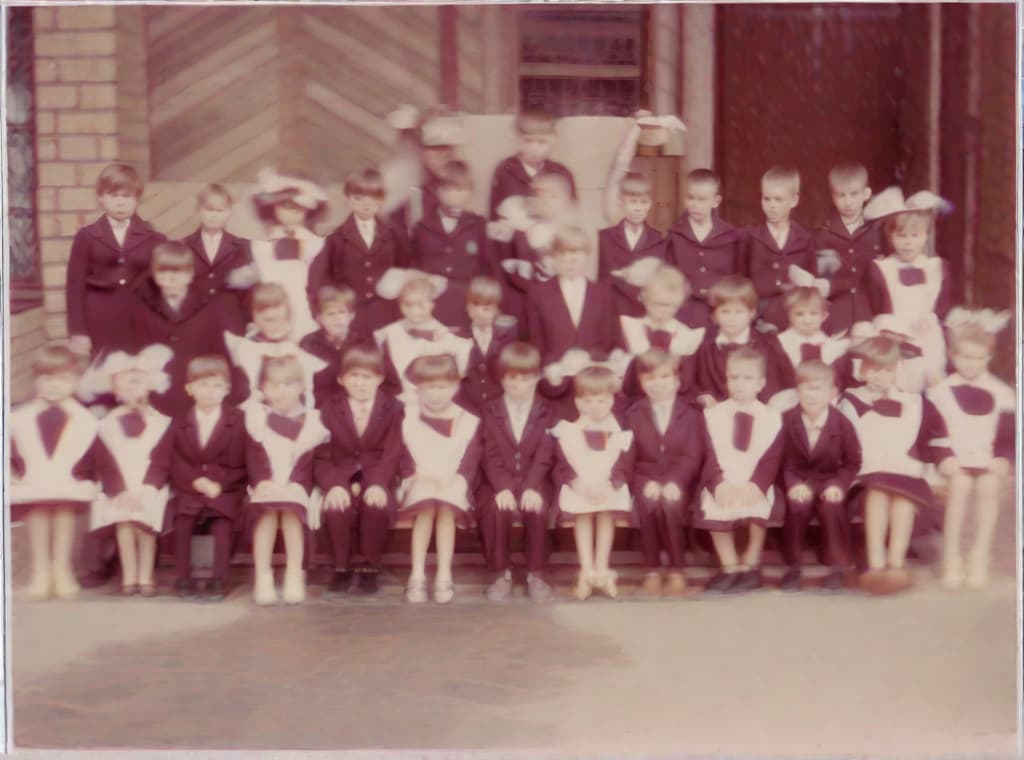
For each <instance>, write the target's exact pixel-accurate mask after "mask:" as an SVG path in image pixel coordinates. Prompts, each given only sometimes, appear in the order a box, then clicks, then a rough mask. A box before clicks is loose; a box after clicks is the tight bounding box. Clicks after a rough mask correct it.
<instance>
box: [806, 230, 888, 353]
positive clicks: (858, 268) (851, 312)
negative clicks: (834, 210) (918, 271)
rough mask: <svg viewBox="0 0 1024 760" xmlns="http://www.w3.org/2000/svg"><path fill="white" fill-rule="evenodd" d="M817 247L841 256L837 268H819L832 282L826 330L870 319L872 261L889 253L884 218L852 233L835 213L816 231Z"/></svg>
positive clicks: (832, 331)
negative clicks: (884, 230)
mask: <svg viewBox="0 0 1024 760" xmlns="http://www.w3.org/2000/svg"><path fill="white" fill-rule="evenodd" d="M814 248H815V251H816V255H817V256H818V257H820V256H821V255H822V253H824V252H825V251H832V252H833V253H834V254H835V256H836V257H837V258H838V259H839V268H838V269H837V270H835V271H834V272H826V271H824V270H822V271H820V272H819V274H821V275H822V276H823V277H825V279H827V280H828V281H829V286H830V287H829V294H828V318H827V319H826V320H825V324H824V326H823V329H824V330H825V332H827V333H828V334H829V335H835V334H836V333H839V332H842V331H843V330H849V329H850V327H852V326H853V325H854V324H855V323H857V322H870V321H871V319H872V317H874V311H873V310H872V308H871V301H870V300H869V299H868V288H867V275H868V272H869V271H870V269H871V262H872V261H874V260H875V259H878V258H882V257H883V256H885V253H886V251H885V245H884V238H883V234H882V224H881V222H879V221H865V222H864V223H863V224H861V226H860V227H858V228H857V229H855V230H854V231H853V232H852V233H851V232H850V231H849V230H848V229H847V228H846V225H845V224H843V220H842V219H841V218H840V217H839V214H833V215H832V216H831V217H830V218H829V220H828V222H827V223H826V224H824V225H822V226H821V227H820V228H818V230H817V231H816V232H815V236H814ZM819 269H820V266H819Z"/></svg>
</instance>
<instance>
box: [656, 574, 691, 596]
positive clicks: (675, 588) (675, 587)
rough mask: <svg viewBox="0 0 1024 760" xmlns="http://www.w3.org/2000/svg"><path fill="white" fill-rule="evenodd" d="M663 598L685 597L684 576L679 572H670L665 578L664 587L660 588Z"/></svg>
mask: <svg viewBox="0 0 1024 760" xmlns="http://www.w3.org/2000/svg"><path fill="white" fill-rule="evenodd" d="M662 593H663V594H664V595H665V596H685V595H686V576H685V575H683V574H682V573H681V572H678V571H677V572H672V573H669V574H668V575H667V576H666V577H665V585H664V587H663V588H662Z"/></svg>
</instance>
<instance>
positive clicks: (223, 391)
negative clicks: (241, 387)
mask: <svg viewBox="0 0 1024 760" xmlns="http://www.w3.org/2000/svg"><path fill="white" fill-rule="evenodd" d="M230 390H231V386H230V385H229V384H228V381H227V380H225V379H224V378H223V377H221V376H220V375H210V376H209V377H201V378H199V379H198V380H193V381H192V382H191V383H188V384H186V385H185V391H186V392H187V393H188V395H189V396H191V397H192V398H193V399H194V400H195V402H196V406H197V407H199V408H200V409H203V410H207V409H213V408H214V407H218V406H220V405H221V404H222V403H223V402H224V399H225V398H227V395H228V391H230Z"/></svg>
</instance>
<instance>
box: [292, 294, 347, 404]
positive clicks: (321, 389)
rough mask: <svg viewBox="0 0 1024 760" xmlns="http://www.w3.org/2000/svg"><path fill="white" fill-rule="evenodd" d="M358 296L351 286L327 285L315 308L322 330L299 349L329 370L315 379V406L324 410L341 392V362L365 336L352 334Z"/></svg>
mask: <svg viewBox="0 0 1024 760" xmlns="http://www.w3.org/2000/svg"><path fill="white" fill-rule="evenodd" d="M355 306H356V294H355V291H353V290H352V288H350V287H349V286H348V285H338V286H335V285H324V286H322V287H321V288H320V290H318V291H317V294H316V300H315V301H314V302H313V308H314V310H315V311H316V321H317V324H318V325H320V329H319V330H317V331H316V332H311V333H310V334H309V335H307V336H306V337H304V338H303V339H302V340H301V341H299V348H301V349H302V350H303V351H305V352H306V353H308V354H311V355H312V356H315V357H317V358H318V359H320V360H321V361H322V362H324V364H326V365H327V366H326V367H324V369H322V370H320V371H319V372H317V373H316V375H314V376H313V402H314V404H315V406H316V408H317V409H322V408H323V406H324V402H325V401H326V400H327V399H328V397H330V396H332V395H334V394H335V393H337V391H338V377H339V375H338V372H339V370H340V369H341V358H342V357H343V356H344V355H345V352H346V351H347V350H348V349H349V348H351V347H352V346H354V345H356V344H357V343H359V342H360V341H361V339H362V336H359V335H356V334H355V333H353V332H352V321H353V320H354V319H355V316H356V311H355Z"/></svg>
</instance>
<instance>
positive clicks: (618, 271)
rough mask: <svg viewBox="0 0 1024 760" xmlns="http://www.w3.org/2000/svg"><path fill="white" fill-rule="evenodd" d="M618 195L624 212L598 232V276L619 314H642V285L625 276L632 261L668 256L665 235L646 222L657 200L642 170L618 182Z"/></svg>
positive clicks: (612, 306)
mask: <svg viewBox="0 0 1024 760" xmlns="http://www.w3.org/2000/svg"><path fill="white" fill-rule="evenodd" d="M619 198H620V200H621V203H622V208H623V211H624V212H625V216H624V218H623V219H622V221H620V222H619V223H618V224H616V225H614V226H612V227H606V228H605V229H603V230H601V232H600V233H599V234H598V243H597V256H598V263H597V279H598V281H599V282H606V283H608V284H609V285H611V288H612V294H613V302H612V304H611V305H610V306H611V308H612V309H614V311H615V315H616V316H621V315H628V316H632V317H640V316H643V314H644V307H643V304H641V303H640V288H638V287H637V286H635V285H632V284H630V283H629V282H628V281H627V280H626V278H625V277H624V276H623V274H624V270H626V269H627V268H628V267H629V265H630V264H632V263H633V262H634V261H636V260H638V259H642V258H647V257H653V258H656V259H664V258H665V238H664V236H663V235H662V234H661V233H660V232H659V231H658V230H656V229H654V228H653V227H652V226H651V225H649V224H648V223H647V216H648V215H649V214H650V212H651V206H652V205H653V204H654V200H653V199H652V198H651V183H650V180H648V179H647V177H645V176H644V175H643V174H640V173H638V172H629V173H628V174H626V176H625V177H623V179H622V182H621V183H620V184H619Z"/></svg>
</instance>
